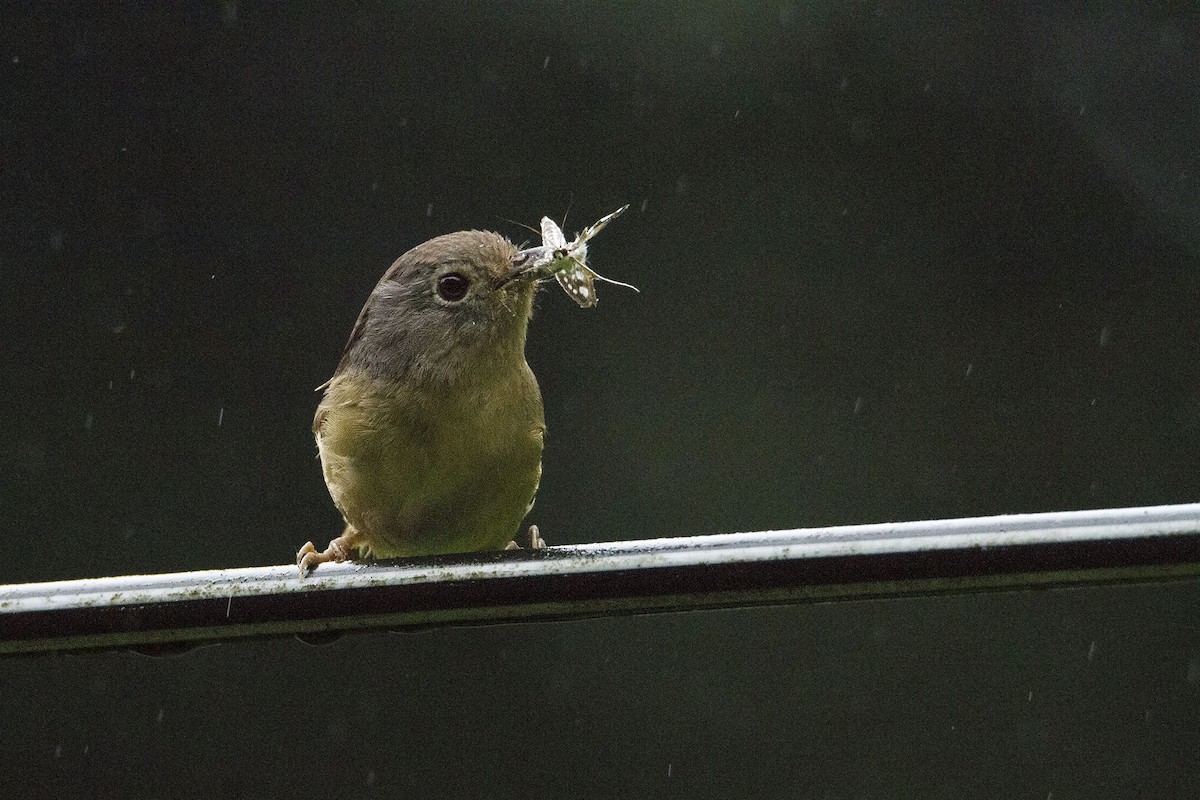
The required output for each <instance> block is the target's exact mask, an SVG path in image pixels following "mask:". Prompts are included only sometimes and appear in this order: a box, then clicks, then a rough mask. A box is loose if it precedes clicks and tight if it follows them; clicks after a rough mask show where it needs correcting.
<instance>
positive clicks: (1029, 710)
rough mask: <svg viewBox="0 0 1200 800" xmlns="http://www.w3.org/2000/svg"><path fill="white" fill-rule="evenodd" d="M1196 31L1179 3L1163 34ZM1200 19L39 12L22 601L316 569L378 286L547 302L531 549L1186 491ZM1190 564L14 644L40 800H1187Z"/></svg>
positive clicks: (281, 9)
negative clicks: (548, 257) (27, 649)
mask: <svg viewBox="0 0 1200 800" xmlns="http://www.w3.org/2000/svg"><path fill="white" fill-rule="evenodd" d="M1172 9H1175V10H1172ZM1197 64H1200V13H1198V12H1196V11H1194V10H1192V8H1191V6H1190V5H1188V4H1158V5H1156V6H1155V10H1153V11H1151V10H1149V9H1148V8H1146V7H1141V6H1133V5H1131V6H1128V7H1127V6H1123V5H1121V4H1072V5H1063V6H1055V7H1053V8H1040V7H1034V6H1032V5H1016V4H1009V5H1004V6H993V5H970V6H962V5H958V4H955V5H953V6H952V5H951V4H934V3H919V4H895V3H849V4H830V3H795V2H785V3H782V4H774V5H770V4H768V5H757V4H737V5H730V4H724V3H704V4H698V5H694V6H689V7H682V6H676V5H672V4H635V3H612V4H604V5H600V4H561V3H553V4H551V3H531V4H521V5H509V4H498V3H497V4H467V3H446V4H440V3H438V4H435V3H413V4H407V5H403V6H398V7H392V6H387V5H383V6H371V7H370V8H365V9H364V8H361V7H354V8H351V7H349V6H340V5H338V6H325V7H317V6H315V5H308V4H293V5H285V4H270V5H266V4H264V5H245V4H240V3H236V2H226V3H182V4H170V5H167V4H144V5H143V4H128V5H125V6H122V7H121V8H120V9H114V10H111V11H107V12H99V11H90V10H84V9H82V8H72V7H70V6H61V5H57V6H56V5H42V4H36V3H26V4H18V5H12V6H9V7H7V10H6V11H4V19H3V24H0V278H2V280H0V326H2V327H0V330H2V331H3V338H4V342H5V346H4V347H3V348H0V368H3V370H4V374H5V375H6V376H7V385H8V395H7V402H6V404H5V409H6V417H5V425H4V429H5V435H4V436H3V437H2V438H0V521H2V522H3V529H4V530H5V531H6V535H5V537H4V541H5V542H6V545H7V546H6V548H5V550H6V552H5V556H4V559H3V562H2V563H0V583H11V582H20V581H35V580H53V579H61V578H74V577H91V576H99V575H109V574H128V573H139V572H174V571H181V570H191V569H208V568H216V567H229V566H249V565H261V564H278V563H285V562H288V561H289V560H291V558H292V556H293V554H294V552H295V550H296V548H297V547H298V546H299V545H300V544H302V543H303V542H304V541H306V540H308V539H310V538H311V539H320V540H325V539H327V538H328V537H329V536H331V535H334V534H336V533H337V532H338V530H339V528H338V516H337V514H336V512H335V510H334V508H333V506H332V503H331V502H330V501H329V499H328V496H327V494H326V492H325V489H324V485H323V483H322V481H321V477H320V470H319V465H318V463H317V461H316V459H315V455H316V453H315V448H314V446H313V443H312V440H311V434H310V432H309V424H310V422H311V418H312V413H313V410H314V408H315V404H316V401H317V396H316V395H315V394H314V393H313V387H315V386H317V385H318V384H319V383H321V382H322V381H323V380H325V379H326V378H327V377H328V376H329V375H330V373H331V372H332V370H333V367H334V366H335V364H336V362H337V358H338V356H339V355H340V352H341V348H342V345H343V343H344V341H345V337H346V336H347V335H348V334H349V331H350V328H351V326H352V324H353V322H354V319H355V315H356V314H357V312H358V309H359V307H360V306H361V304H362V302H363V300H364V299H365V298H366V296H367V294H368V292H369V291H370V289H371V287H372V286H373V285H374V283H375V281H376V280H377V278H378V277H379V275H380V274H381V273H382V272H383V270H384V269H385V268H386V267H387V266H388V265H389V264H390V263H391V261H392V260H393V259H394V258H395V257H396V256H398V255H399V254H400V253H402V252H403V251H405V250H406V249H408V248H409V247H411V246H413V245H415V244H418V243H419V242H421V241H423V240H425V239H427V238H429V237H431V236H434V235H437V234H441V233H445V232H448V231H452V230H459V229H463V228H489V229H494V230H499V231H501V232H502V233H505V234H506V235H508V236H509V237H510V238H513V239H514V240H516V241H518V242H519V241H521V240H522V239H525V238H529V237H530V236H531V234H529V233H528V232H527V231H525V230H523V229H522V228H521V227H519V226H518V225H517V224H514V222H512V221H517V222H523V223H528V224H534V225H536V223H537V220H538V219H539V218H540V217H541V216H542V215H543V214H548V215H550V216H552V217H554V218H555V219H561V218H562V216H563V214H564V212H565V211H566V210H567V209H568V208H569V209H570V214H569V217H570V218H569V221H568V223H567V224H566V225H565V226H564V227H565V228H566V229H567V231H568V233H573V232H574V231H575V230H577V229H578V228H579V227H582V225H583V224H586V223H588V222H591V221H593V220H595V219H597V218H598V217H599V216H601V215H602V214H604V213H607V212H609V211H611V210H613V209H615V208H617V207H618V206H620V205H622V204H624V203H630V204H631V210H630V212H629V213H627V214H626V215H625V216H624V217H622V218H621V219H620V220H618V221H617V222H615V223H614V224H613V225H611V226H610V227H609V228H607V229H606V230H605V232H604V233H603V234H602V235H601V236H600V237H599V238H598V239H597V240H596V241H595V243H594V245H593V247H592V248H591V256H592V259H593V261H594V263H595V265H596V266H597V268H598V269H600V271H601V272H603V273H604V274H606V275H610V276H611V277H613V278H616V279H619V280H624V281H630V282H632V283H634V284H636V285H637V286H639V287H640V288H641V290H642V292H641V294H633V293H631V292H628V291H625V290H622V289H619V288H615V287H611V286H609V287H605V286H602V287H601V302H600V305H599V306H598V307H597V308H595V309H592V310H587V311H583V310H580V309H577V308H576V307H575V306H574V305H573V304H572V303H571V302H570V301H569V300H568V299H567V298H566V297H565V296H563V295H562V293H561V292H559V291H558V290H557V289H556V288H553V287H551V288H549V289H547V290H546V291H545V292H544V293H543V294H542V295H541V296H540V299H539V303H538V313H537V315H536V317H535V320H534V323H533V327H532V329H531V332H530V341H529V347H528V358H529V361H530V363H531V365H532V366H533V368H534V371H535V372H536V373H537V375H538V377H539V380H540V382H541V385H542V390H543V395H544V398H545V402H546V416H547V423H548V426H549V436H548V438H547V450H546V456H545V473H544V477H543V481H542V487H541V491H540V494H539V497H538V505H537V508H536V509H535V512H534V514H533V516H532V517H531V520H532V521H535V522H537V523H539V524H540V525H541V526H542V531H543V534H544V535H546V537H547V539H548V540H549V541H550V543H551V544H564V543H574V542H590V541H601V540H613V539H634V538H645V537H651V536H664V535H666V536H669V535H684V534H697V533H715V532H728V531H737V530H755V529H764V528H791V527H804V526H812V525H835V524H847V523H857V522H871V521H882V520H908V519H922V518H941V517H956V516H968V515H982V514H992V513H1001V512H1021V511H1044V510H1058V509H1077V508H1100V507H1114V506H1132V505H1149V504H1158V503H1177V502H1191V501H1195V500H1197V499H1200V485H1198V476H1200V448H1198V447H1197V445H1198V444H1200V316H1198V300H1200V72H1198V71H1197V69H1196V65H1197ZM1198 601H1200V587H1198V586H1196V585H1195V584H1190V585H1189V584H1176V585H1173V586H1159V587H1141V588H1125V589H1119V590H1117V589H1110V590H1100V589H1097V590H1086V591H1083V590H1079V591H1061V592H1038V593H1031V594H1009V595H999V596H985V597H962V598H942V599H928V600H905V601H895V602H886V603H847V604H836V605H829V606H816V607H797V608H785V609H775V610H756V611H736V612H721V613H709V614H695V615H679V616H663V617H652V618H644V619H626V620H599V621H590V622H578V623H569V624H555V625H537V626H524V627H500V628H491V629H475V630H466V631H444V632H429V633H425V634H420V635H408V636H386V635H380V636H363V637H357V638H352V639H346V640H343V641H341V642H338V643H336V644H334V645H332V646H330V647H327V648H323V649H310V648H306V647H304V646H302V645H300V644H297V643H291V642H276V643H260V644H250V645H236V646H234V645H226V646H223V647H218V648H212V649H208V650H202V651H199V652H195V653H192V654H189V655H186V656H182V657H179V658H174V659H167V660H146V659H142V658H138V657H135V656H131V655H125V654H118V655H106V656H86V657H74V658H63V659H57V658H50V657H38V658H26V659H20V660H8V661H4V662H0V719H2V720H3V724H0V774H2V775H5V776H7V777H8V780H7V781H6V783H8V784H9V785H10V786H11V785H18V786H22V787H24V790H23V794H24V795H25V796H29V797H43V796H44V797H67V796H71V797H201V796H202V797H212V796H221V797H239V798H240V797H244V798H273V797H304V796H311V797H355V798H357V797H376V796H380V797H383V796H396V795H399V794H401V793H406V794H414V793H416V794H424V795H430V796H441V795H446V794H449V793H454V794H455V795H456V796H467V797H508V796H526V795H527V794H529V793H531V792H534V791H538V792H541V793H544V794H547V795H548V796H576V797H589V798H590V797H614V796H679V797H779V796H788V797H803V798H809V797H812V798H831V799H833V798H862V797H997V798H1013V797H1029V798H1037V799H1038V800H1041V799H1042V798H1050V797H1052V798H1056V800H1063V799H1064V798H1072V797H1086V798H1096V797H1194V796H1197V795H1200V722H1198V720H1200V623H1198V622H1197V617H1196V613H1195V610H1196V608H1197V604H1198Z"/></svg>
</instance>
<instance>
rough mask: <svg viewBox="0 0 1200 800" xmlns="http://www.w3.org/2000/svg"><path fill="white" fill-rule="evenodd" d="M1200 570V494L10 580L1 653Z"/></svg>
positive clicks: (168, 648) (1147, 577)
mask: <svg viewBox="0 0 1200 800" xmlns="http://www.w3.org/2000/svg"><path fill="white" fill-rule="evenodd" d="M1198 578H1200V504H1189V505H1175V506H1155V507H1148V508H1122V509H1107V510H1098V511H1068V512H1053V513H1041V514H1015V515H1005V516H996V517H980V518H972V519H951V520H937V521H931V522H899V523H881V524H871V525H851V526H845V527H835V528H811V529H801V530H788V531H767V532H758V533H737V534H721V535H716V536H692V537H685V538H670V539H648V540H641V541H630V542H617V543H612V544H594V545H576V546H565V547H552V548H549V549H548V550H544V551H538V552H533V553H528V552H504V553H474V554H467V555H462V556H446V557H439V558H426V559H409V560H397V561H392V562H376V563H370V564H365V563H364V564H325V565H322V566H321V567H319V568H318V569H317V571H316V572H315V573H314V574H313V575H311V576H309V577H308V578H305V579H301V578H300V577H299V575H298V572H297V570H296V567H294V566H291V565H288V566H281V567H256V568H248V569H228V570H212V571H207V572H184V573H176V574H167V575H133V576H124V577H114V578H96V579H88V580H76V581H56V582H53V583H31V584H18V585H10V586H0V655H3V654H19V653H35V652H65V651H76V650H88V649H107V648H121V649H132V650H138V651H141V652H150V653H165V652H173V651H175V650H177V649H185V648H187V647H190V646H194V645H198V644H204V643H208V642H217V641H227V640H233V639H239V638H247V637H272V636H286V635H298V636H300V637H301V638H303V639H306V640H323V639H326V638H329V637H332V636H336V635H337V634H340V633H343V632H348V631H355V630H405V629H414V628H426V627H431V626H442V625H463V624H487V623H504V622H521V621H537V620H553V619H571V618H581V617H589V616H604V615H619V614H642V613H652V612H664V611H692V610H700V609H709V608H731V607H741V606H754V605H777V604H787V603H804V602H815V601H831V600H839V599H851V598H864V597H875V598H887V597H897V596H905V595H914V594H938V593H960V592H974V591H995V590H1006V589H1007V590H1012V589H1027V588H1038V587H1042V588H1046V587H1054V586H1071V585H1099V584H1107V583H1120V582H1158V581H1174V580H1195V579H1198Z"/></svg>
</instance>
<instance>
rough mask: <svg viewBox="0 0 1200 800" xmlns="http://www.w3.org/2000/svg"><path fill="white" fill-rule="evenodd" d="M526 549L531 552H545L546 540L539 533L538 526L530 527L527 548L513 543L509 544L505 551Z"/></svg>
mask: <svg viewBox="0 0 1200 800" xmlns="http://www.w3.org/2000/svg"><path fill="white" fill-rule="evenodd" d="M526 548H528V549H529V550H545V549H546V540H545V539H543V538H542V535H541V533H540V532H539V531H538V526H537V525H530V526H529V540H528V541H527V542H525V547H521V545H519V544H517V543H516V542H515V541H512V542H509V543H508V545H507V546H506V547H505V548H504V549H505V550H524V549H526Z"/></svg>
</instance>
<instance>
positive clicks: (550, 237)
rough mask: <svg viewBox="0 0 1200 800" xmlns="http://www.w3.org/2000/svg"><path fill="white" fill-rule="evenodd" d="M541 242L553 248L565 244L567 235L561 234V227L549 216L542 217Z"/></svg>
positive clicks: (558, 247)
mask: <svg viewBox="0 0 1200 800" xmlns="http://www.w3.org/2000/svg"><path fill="white" fill-rule="evenodd" d="M542 244H543V245H544V246H546V247H553V248H554V249H555V250H561V249H562V248H564V247H566V246H567V237H566V236H564V235H563V232H562V228H560V227H558V223H556V222H555V221H554V220H552V219H550V218H549V217H542Z"/></svg>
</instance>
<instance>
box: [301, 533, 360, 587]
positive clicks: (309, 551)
mask: <svg viewBox="0 0 1200 800" xmlns="http://www.w3.org/2000/svg"><path fill="white" fill-rule="evenodd" d="M352 546H353V545H352V544H351V543H350V541H349V537H347V536H346V535H345V534H343V535H341V536H339V537H337V538H336V539H334V540H333V541H331V542H330V543H329V547H326V548H325V550H324V551H322V552H318V551H317V548H316V547H314V546H313V543H312V542H306V543H305V545H304V547H301V548H300V551H299V552H298V553H296V566H298V567H299V568H300V577H301V578H303V577H306V576H307V575H308V574H309V573H311V572H312V571H313V570H314V569H316V568H317V565H318V564H324V563H325V562H326V561H333V562H335V563H336V562H340V561H349V560H350V549H351V547H352Z"/></svg>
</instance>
